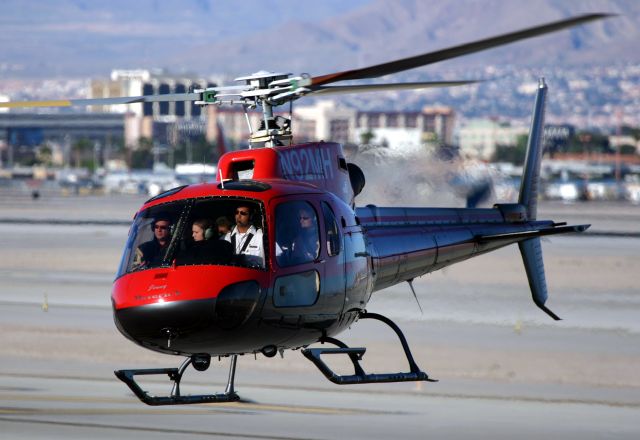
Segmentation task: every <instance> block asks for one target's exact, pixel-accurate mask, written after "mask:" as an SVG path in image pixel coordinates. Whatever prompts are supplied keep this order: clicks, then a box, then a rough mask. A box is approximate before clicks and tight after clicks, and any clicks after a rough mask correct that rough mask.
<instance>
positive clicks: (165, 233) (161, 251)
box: [133, 216, 171, 268]
mask: <svg viewBox="0 0 640 440" xmlns="http://www.w3.org/2000/svg"><path fill="white" fill-rule="evenodd" d="M151 230H152V231H153V239H152V240H149V241H147V242H145V243H142V244H141V245H140V246H138V248H137V249H136V254H135V257H134V263H133V267H135V268H142V267H154V266H159V265H160V263H162V260H163V259H164V256H165V253H166V251H167V248H168V247H169V243H170V242H171V220H170V219H169V218H168V217H164V216H159V217H157V218H156V219H155V220H154V221H153V222H152V223H151Z"/></svg>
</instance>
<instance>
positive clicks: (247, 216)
mask: <svg viewBox="0 0 640 440" xmlns="http://www.w3.org/2000/svg"><path fill="white" fill-rule="evenodd" d="M253 212H254V211H253V207H252V206H251V205H249V204H246V203H245V204H242V203H241V204H239V205H238V207H237V208H236V212H235V220H236V224H235V226H234V227H233V229H232V230H231V231H230V232H229V233H228V234H226V235H225V236H224V239H225V240H226V241H228V242H229V243H231V246H232V247H233V253H234V255H237V256H238V257H237V258H238V261H239V262H240V263H241V264H243V265H245V266H259V267H264V248H263V247H262V230H261V229H259V228H256V227H255V226H254V225H252V224H251V221H252V220H253Z"/></svg>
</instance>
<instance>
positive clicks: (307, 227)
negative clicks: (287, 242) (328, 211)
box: [291, 207, 320, 263]
mask: <svg viewBox="0 0 640 440" xmlns="http://www.w3.org/2000/svg"><path fill="white" fill-rule="evenodd" d="M298 221H299V229H298V235H297V236H296V238H295V239H294V241H293V243H292V245H291V258H292V260H293V262H294V263H304V262H309V261H313V260H315V259H316V258H317V257H318V251H319V250H320V236H319V235H318V222H317V221H316V215H315V213H314V212H312V211H311V209H309V208H306V207H305V208H301V209H299V210H298Z"/></svg>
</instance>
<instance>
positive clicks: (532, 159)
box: [518, 78, 547, 220]
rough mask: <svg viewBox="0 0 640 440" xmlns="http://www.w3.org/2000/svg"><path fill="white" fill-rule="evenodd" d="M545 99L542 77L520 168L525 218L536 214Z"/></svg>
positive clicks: (544, 86)
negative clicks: (521, 168) (524, 156)
mask: <svg viewBox="0 0 640 440" xmlns="http://www.w3.org/2000/svg"><path fill="white" fill-rule="evenodd" d="M546 99H547V85H546V84H545V82H544V78H540V81H539V82H538V93H537V94H536V102H535V104H534V106H533V119H532V121H531V131H530V133H529V141H528V142H527V156H526V159H525V161H524V168H523V170H522V182H521V183H520V196H519V197H518V203H519V204H521V205H524V206H525V207H526V208H527V218H528V219H529V220H535V219H536V218H537V215H538V183H539V180H540V163H541V162H542V148H543V143H542V136H543V130H544V109H545V102H546Z"/></svg>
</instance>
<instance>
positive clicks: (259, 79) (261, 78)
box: [235, 70, 291, 89]
mask: <svg viewBox="0 0 640 440" xmlns="http://www.w3.org/2000/svg"><path fill="white" fill-rule="evenodd" d="M290 76H291V73H276V72H267V71H266V70H261V71H259V72H256V73H253V74H251V75H248V76H241V77H239V78H236V79H235V81H245V84H247V85H248V86H250V87H252V88H254V89H266V88H269V86H270V85H271V83H272V82H274V81H279V80H283V79H288V78H289V77H290Z"/></svg>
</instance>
